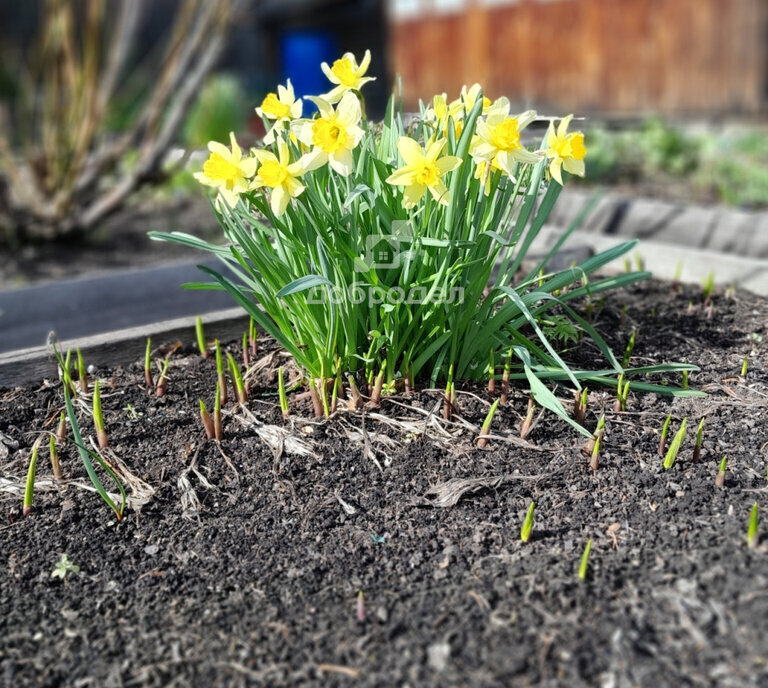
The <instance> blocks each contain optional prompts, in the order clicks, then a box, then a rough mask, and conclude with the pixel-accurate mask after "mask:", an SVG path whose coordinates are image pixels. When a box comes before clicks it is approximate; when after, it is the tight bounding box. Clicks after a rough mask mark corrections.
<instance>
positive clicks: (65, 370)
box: [54, 349, 77, 396]
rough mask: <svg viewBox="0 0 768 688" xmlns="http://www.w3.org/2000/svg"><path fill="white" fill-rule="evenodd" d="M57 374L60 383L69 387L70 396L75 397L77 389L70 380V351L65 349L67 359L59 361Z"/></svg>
mask: <svg viewBox="0 0 768 688" xmlns="http://www.w3.org/2000/svg"><path fill="white" fill-rule="evenodd" d="M54 351H55V349H54ZM59 373H60V375H61V380H62V382H63V383H64V384H65V385H66V386H67V387H69V391H70V392H71V393H72V396H77V388H76V387H75V383H74V381H73V380H72V349H67V357H66V358H65V359H64V361H63V362H62V361H61V360H59Z"/></svg>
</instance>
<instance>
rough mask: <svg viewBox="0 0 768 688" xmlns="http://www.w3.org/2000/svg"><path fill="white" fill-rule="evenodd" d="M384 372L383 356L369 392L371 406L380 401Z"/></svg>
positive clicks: (385, 369) (385, 370) (385, 361)
mask: <svg viewBox="0 0 768 688" xmlns="http://www.w3.org/2000/svg"><path fill="white" fill-rule="evenodd" d="M386 372H387V359H386V358H385V359H384V360H383V361H382V362H381V368H380V369H379V374H378V375H377V376H376V379H375V380H374V383H373V391H372V392H371V399H370V401H371V405H372V406H378V405H379V403H380V402H381V390H382V387H383V385H384V375H385V374H386ZM323 379H325V378H323ZM323 389H324V388H323ZM323 397H325V395H324V394H323ZM326 415H328V414H326Z"/></svg>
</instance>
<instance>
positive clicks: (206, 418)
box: [200, 399, 216, 440]
mask: <svg viewBox="0 0 768 688" xmlns="http://www.w3.org/2000/svg"><path fill="white" fill-rule="evenodd" d="M200 420H201V421H202V423H203V428H204V430H205V436H206V437H207V438H208V439H209V440H212V439H214V438H215V437H216V428H215V427H214V425H213V418H211V414H210V413H208V409H207V408H206V407H205V402H204V401H203V400H202V399H200Z"/></svg>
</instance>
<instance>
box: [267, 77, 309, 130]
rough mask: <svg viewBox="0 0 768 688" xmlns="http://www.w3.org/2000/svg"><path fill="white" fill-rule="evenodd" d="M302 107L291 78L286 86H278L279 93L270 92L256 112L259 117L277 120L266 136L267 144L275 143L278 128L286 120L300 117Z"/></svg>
mask: <svg viewBox="0 0 768 688" xmlns="http://www.w3.org/2000/svg"><path fill="white" fill-rule="evenodd" d="M302 107H303V104H302V102H301V98H296V96H295V94H294V91H293V84H291V80H290V79H288V81H287V83H286V85H285V86H278V87H277V93H268V94H267V97H266V98H264V100H263V101H262V103H261V105H260V106H259V107H257V108H256V114H257V115H258V116H259V117H266V118H267V119H270V120H274V121H275V123H274V124H273V125H272V127H271V128H270V130H269V131H268V132H267V134H266V136H264V143H266V144H267V145H270V144H272V143H274V141H275V132H276V130H277V131H279V128H282V126H283V125H284V123H285V122H290V121H291V120H294V119H299V117H301V111H302Z"/></svg>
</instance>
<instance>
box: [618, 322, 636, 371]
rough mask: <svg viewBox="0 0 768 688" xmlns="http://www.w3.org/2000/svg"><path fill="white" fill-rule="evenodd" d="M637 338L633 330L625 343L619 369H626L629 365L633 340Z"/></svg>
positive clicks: (633, 344) (633, 347) (633, 345)
mask: <svg viewBox="0 0 768 688" xmlns="http://www.w3.org/2000/svg"><path fill="white" fill-rule="evenodd" d="M636 338H637V330H635V329H633V330H632V334H631V335H629V341H628V342H627V348H626V349H624V358H623V359H622V361H621V367H622V368H626V367H627V366H628V365H629V359H630V358H631V357H632V352H633V351H634V350H635V340H636Z"/></svg>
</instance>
